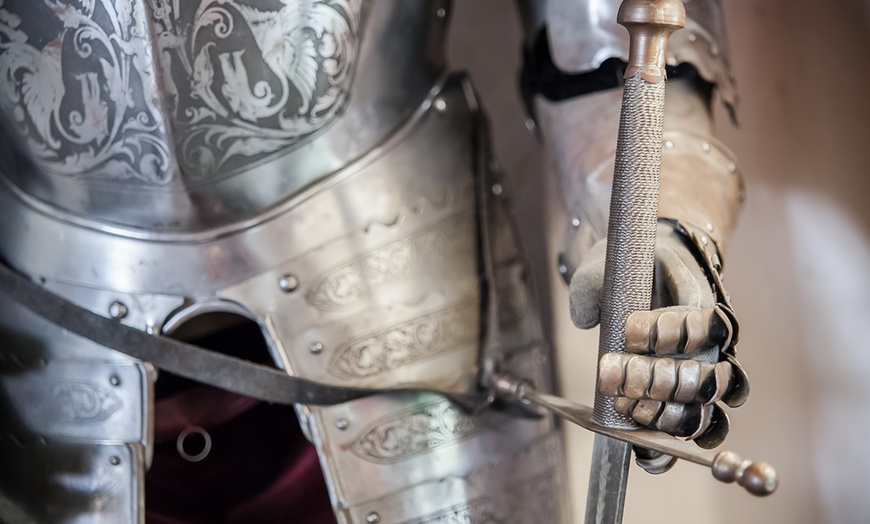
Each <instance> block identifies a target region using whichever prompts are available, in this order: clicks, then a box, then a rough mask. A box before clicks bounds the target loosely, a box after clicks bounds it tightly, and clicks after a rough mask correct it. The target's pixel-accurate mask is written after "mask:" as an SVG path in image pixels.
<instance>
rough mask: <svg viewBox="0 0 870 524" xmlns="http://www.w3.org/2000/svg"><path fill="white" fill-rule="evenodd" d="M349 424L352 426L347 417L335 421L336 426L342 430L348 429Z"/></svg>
mask: <svg viewBox="0 0 870 524" xmlns="http://www.w3.org/2000/svg"><path fill="white" fill-rule="evenodd" d="M348 426H350V422H348V421H347V419H346V418H340V419H338V420H336V421H335V427H336V428H338V429H340V430H341V431H344V430H346V429H347V428H348Z"/></svg>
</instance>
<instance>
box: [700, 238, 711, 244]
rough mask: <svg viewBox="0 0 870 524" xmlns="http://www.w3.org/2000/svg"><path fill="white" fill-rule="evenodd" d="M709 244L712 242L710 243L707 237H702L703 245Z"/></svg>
mask: <svg viewBox="0 0 870 524" xmlns="http://www.w3.org/2000/svg"><path fill="white" fill-rule="evenodd" d="M709 242H710V241H709V240H708V239H707V237H705V236H702V237H701V243H702V244H704V245H705V246H706V245H707V244H708V243H709Z"/></svg>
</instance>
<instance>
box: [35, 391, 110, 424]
mask: <svg viewBox="0 0 870 524" xmlns="http://www.w3.org/2000/svg"><path fill="white" fill-rule="evenodd" d="M50 400H51V404H50V405H52V406H54V408H55V409H54V410H53V411H54V415H55V416H56V417H57V418H58V419H59V420H61V421H64V422H72V423H76V424H96V423H98V422H102V421H104V420H106V419H108V418H109V417H111V416H112V415H113V414H114V413H115V412H116V411H118V410H119V409H121V408H122V407H123V402H122V401H121V399H120V398H118V397H117V396H116V395H115V394H114V393H112V392H111V391H108V390H107V389H105V388H102V387H100V386H98V385H96V384H93V383H91V382H61V383H59V384H55V385H54V386H52V388H51V399H50Z"/></svg>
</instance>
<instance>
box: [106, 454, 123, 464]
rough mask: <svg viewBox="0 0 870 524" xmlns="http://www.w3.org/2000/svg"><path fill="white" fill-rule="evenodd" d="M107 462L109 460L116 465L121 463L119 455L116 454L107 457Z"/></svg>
mask: <svg viewBox="0 0 870 524" xmlns="http://www.w3.org/2000/svg"><path fill="white" fill-rule="evenodd" d="M109 462H111V464H112V465H113V466H117V465H119V464H120V463H121V457H119V456H117V455H112V457H111V458H109Z"/></svg>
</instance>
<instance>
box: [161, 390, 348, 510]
mask: <svg viewBox="0 0 870 524" xmlns="http://www.w3.org/2000/svg"><path fill="white" fill-rule="evenodd" d="M189 426H199V427H202V428H204V429H205V430H206V431H208V433H209V435H210V436H211V439H212V449H211V451H210V453H209V454H208V456H207V457H206V458H205V459H203V460H202V461H200V462H195V463H192V462H188V461H186V460H184V459H182V458H181V456H179V454H178V451H177V450H176V440H177V438H178V435H179V434H180V433H181V432H182V431H184V429H185V428H187V427H189ZM155 442H156V444H155V450H154V463H153V465H152V467H151V469H150V471H149V472H148V475H147V476H146V479H145V485H146V496H145V501H146V521H147V522H148V523H149V524H198V523H203V524H205V523H208V524H216V523H226V524H236V523H238V524H259V523H262V524H271V523H273V522H274V523H277V522H281V523H285V524H286V523H294V522H298V523H306V524H309V523H310V524H334V523H335V517H334V515H333V513H332V509H331V507H330V503H329V496H328V493H327V491H326V485H325V483H324V480H323V474H322V473H321V470H320V464H319V462H318V460H317V453H316V452H315V450H314V447H313V446H312V445H311V444H310V443H309V442H308V441H307V440H306V439H305V437H304V436H303V435H302V432H301V430H300V429H299V423H298V420H297V418H296V414H295V412H294V411H293V409H292V408H289V407H285V406H275V405H269V404H266V403H263V402H259V401H257V400H254V399H250V398H247V397H242V396H239V395H234V394H231V393H227V392H225V391H221V390H218V389H214V388H211V387H207V386H197V387H194V388H190V389H187V390H185V391H183V392H181V393H178V394H175V395H173V396H171V397H168V398H165V399H163V400H160V401H158V402H157V403H156V406H155Z"/></svg>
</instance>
